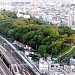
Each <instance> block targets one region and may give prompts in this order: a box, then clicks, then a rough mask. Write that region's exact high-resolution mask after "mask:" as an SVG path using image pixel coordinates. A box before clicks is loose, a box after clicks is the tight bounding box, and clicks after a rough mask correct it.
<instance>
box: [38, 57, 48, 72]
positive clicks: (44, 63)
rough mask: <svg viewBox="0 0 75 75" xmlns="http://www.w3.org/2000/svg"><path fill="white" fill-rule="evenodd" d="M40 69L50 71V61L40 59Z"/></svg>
mask: <svg viewBox="0 0 75 75" xmlns="http://www.w3.org/2000/svg"><path fill="white" fill-rule="evenodd" d="M39 70H40V71H41V72H42V73H47V72H48V63H47V61H45V60H44V59H43V58H40V59H39Z"/></svg>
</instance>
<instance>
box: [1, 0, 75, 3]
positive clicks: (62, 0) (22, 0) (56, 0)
mask: <svg viewBox="0 0 75 75" xmlns="http://www.w3.org/2000/svg"><path fill="white" fill-rule="evenodd" d="M26 1H31V2H32V1H35V2H37V1H40V2H43V1H44V2H47V1H48V2H49V1H50V2H61V3H63V2H65V3H66V2H69V3H75V0H0V2H26Z"/></svg>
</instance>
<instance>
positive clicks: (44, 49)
mask: <svg viewBox="0 0 75 75" xmlns="http://www.w3.org/2000/svg"><path fill="white" fill-rule="evenodd" d="M38 52H39V53H40V54H41V56H44V54H46V47H45V45H41V46H39V48H38Z"/></svg>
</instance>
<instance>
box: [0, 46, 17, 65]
mask: <svg viewBox="0 0 75 75" xmlns="http://www.w3.org/2000/svg"><path fill="white" fill-rule="evenodd" d="M0 52H1V54H3V56H4V58H5V59H6V60H7V62H8V63H9V64H17V61H16V60H15V58H14V57H13V56H12V54H10V53H9V52H8V51H7V50H6V49H5V48H4V47H2V46H1V45H0Z"/></svg>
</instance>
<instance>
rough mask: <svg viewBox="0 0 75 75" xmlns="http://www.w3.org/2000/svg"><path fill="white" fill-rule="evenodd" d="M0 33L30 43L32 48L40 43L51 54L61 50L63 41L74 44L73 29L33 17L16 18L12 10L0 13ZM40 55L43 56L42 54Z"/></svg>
mask: <svg viewBox="0 0 75 75" xmlns="http://www.w3.org/2000/svg"><path fill="white" fill-rule="evenodd" d="M0 33H1V34H3V35H5V36H6V37H8V38H13V39H14V40H18V41H20V42H23V43H25V44H27V45H30V46H32V48H34V49H36V46H37V48H40V46H41V45H44V47H46V51H45V52H47V53H49V54H52V55H53V56H57V55H59V54H60V53H61V52H63V51H62V50H63V49H61V48H63V43H69V44H70V43H73V44H75V31H74V30H72V29H71V28H69V27H64V26H60V27H54V26H52V25H51V26H50V25H48V24H46V23H45V22H43V21H40V20H38V19H33V18H30V19H24V18H17V17H16V16H15V13H13V12H5V11H4V12H1V13H0ZM44 47H43V48H44ZM41 49H42V48H41ZM41 49H40V50H39V51H41ZM42 51H43V50H42ZM45 52H43V53H45ZM41 55H42V56H43V54H41Z"/></svg>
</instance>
